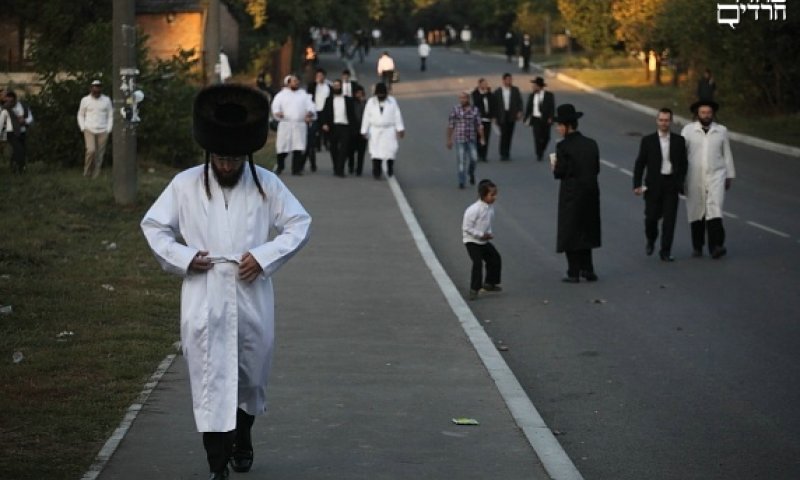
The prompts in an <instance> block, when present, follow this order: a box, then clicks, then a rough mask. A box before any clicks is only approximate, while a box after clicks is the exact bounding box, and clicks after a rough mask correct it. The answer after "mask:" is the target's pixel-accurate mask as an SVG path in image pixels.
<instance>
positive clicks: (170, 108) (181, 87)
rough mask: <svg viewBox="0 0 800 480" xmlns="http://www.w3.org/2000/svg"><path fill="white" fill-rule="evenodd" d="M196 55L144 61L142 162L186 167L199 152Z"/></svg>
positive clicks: (184, 53)
mask: <svg viewBox="0 0 800 480" xmlns="http://www.w3.org/2000/svg"><path fill="white" fill-rule="evenodd" d="M193 57H194V51H185V50H182V51H180V52H179V53H178V54H176V55H175V56H173V57H172V59H170V60H166V61H165V60H156V61H147V60H143V61H142V66H141V67H140V69H139V70H140V71H141V75H140V77H139V86H140V87H141V89H142V91H144V92H145V100H144V102H142V104H141V105H140V115H141V117H142V122H141V123H140V124H139V125H138V126H137V127H136V128H137V132H136V134H137V149H138V152H139V159H140V160H146V161H153V162H159V163H165V164H167V165H171V166H174V167H186V166H189V165H193V164H195V162H196V159H197V156H198V154H199V149H198V148H197V146H196V145H195V143H194V139H193V138H192V99H193V98H194V95H195V93H197V87H196V86H195V85H196V84H197V82H199V75H198V74H197V73H196V70H195V69H194V67H195V66H196V62H197V61H196V60H192V58H193Z"/></svg>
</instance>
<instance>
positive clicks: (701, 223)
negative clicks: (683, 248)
mask: <svg viewBox="0 0 800 480" xmlns="http://www.w3.org/2000/svg"><path fill="white" fill-rule="evenodd" d="M689 225H690V226H691V229H692V247H693V248H694V249H695V250H696V251H700V252H702V251H703V245H704V244H705V237H706V231H708V251H709V252H712V253H713V251H714V249H715V248H717V247H722V246H724V245H725V227H723V226H722V218H711V219H709V220H706V219H705V218H703V219H701V220H697V221H694V222H691V223H690V224H689Z"/></svg>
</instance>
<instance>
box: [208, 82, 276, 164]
mask: <svg viewBox="0 0 800 480" xmlns="http://www.w3.org/2000/svg"><path fill="white" fill-rule="evenodd" d="M192 117H193V122H192V124H193V125H192V130H193V132H194V139H195V141H196V142H197V143H199V144H200V146H201V147H203V148H204V149H205V150H207V151H209V152H211V153H216V154H219V155H237V156H238V155H247V154H250V153H253V152H255V151H256V150H258V149H260V148H261V147H263V146H264V143H265V142H266V141H267V133H269V101H268V100H267V97H266V96H264V94H262V93H261V92H259V91H258V90H255V89H253V88H250V87H246V86H244V85H236V84H225V85H213V86H211V87H207V88H204V89H203V90H201V91H200V92H199V93H198V94H197V96H196V97H195V99H194V109H193V111H192Z"/></svg>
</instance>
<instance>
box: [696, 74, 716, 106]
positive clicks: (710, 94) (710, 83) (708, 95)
mask: <svg viewBox="0 0 800 480" xmlns="http://www.w3.org/2000/svg"><path fill="white" fill-rule="evenodd" d="M716 91H717V82H716V81H714V76H713V75H711V70H709V69H708V68H706V70H705V71H704V72H703V76H702V77H700V80H698V81H697V99H698V100H704V101H709V102H713V101H714V94H715V93H716Z"/></svg>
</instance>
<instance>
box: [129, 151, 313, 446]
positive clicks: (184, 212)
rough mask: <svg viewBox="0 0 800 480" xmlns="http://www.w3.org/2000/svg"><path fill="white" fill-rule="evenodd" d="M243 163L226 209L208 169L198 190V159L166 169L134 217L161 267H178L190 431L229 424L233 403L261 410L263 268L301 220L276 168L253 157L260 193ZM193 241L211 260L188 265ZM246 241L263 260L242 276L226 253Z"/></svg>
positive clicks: (268, 305)
mask: <svg viewBox="0 0 800 480" xmlns="http://www.w3.org/2000/svg"><path fill="white" fill-rule="evenodd" d="M244 168H245V171H244V172H243V174H242V178H241V179H240V180H239V184H237V185H236V186H235V187H234V188H233V189H231V191H230V195H229V205H230V206H229V207H228V208H227V209H226V208H225V199H224V196H223V192H222V190H221V188H220V187H219V185H218V183H217V182H216V179H215V178H214V177H213V173H211V179H210V181H209V186H210V188H211V199H209V198H208V197H207V196H206V190H205V186H204V182H203V177H204V174H203V166H202V165H201V166H197V167H193V168H190V169H188V170H186V171H184V172H182V173H179V174H178V175H176V176H175V178H174V179H173V180H172V182H170V184H169V185H168V186H167V188H166V189H165V190H164V192H163V193H162V194H161V195H160V196H159V197H158V199H157V200H156V202H155V203H154V204H153V206H152V207H151V208H150V210H149V211H148V212H147V213H146V214H145V216H144V218H143V219H142V223H141V227H142V231H143V232H144V235H145V237H146V238H147V242H148V243H149V244H150V248H152V250H153V252H154V253H155V256H156V259H157V260H158V262H159V263H160V264H161V266H162V267H163V268H164V270H166V271H168V272H171V273H175V274H178V275H181V276H182V277H183V287H182V289H181V327H180V331H181V345H182V348H183V354H184V356H185V357H186V361H187V363H188V365H189V380H190V383H191V387H192V403H193V408H194V418H195V423H196V424H197V430H198V431H199V432H227V431H230V430H233V429H235V428H236V408H237V407H239V408H242V409H243V410H245V411H246V412H247V413H249V414H251V415H260V414H263V413H264V412H265V411H266V388H267V380H268V377H269V371H270V366H271V362H272V349H273V336H274V299H273V294H272V280H271V278H270V277H271V276H272V274H274V273H275V272H276V271H277V270H278V268H280V267H281V266H282V265H283V264H284V263H286V261H287V260H289V258H291V257H292V256H293V255H294V254H295V253H297V251H298V250H299V249H300V248H301V247H302V246H303V245H304V244H305V243H306V241H307V240H308V234H309V226H310V223H311V217H310V216H309V215H308V213H307V212H306V211H305V210H304V209H303V206H302V205H300V202H298V201H297V199H296V198H295V197H294V196H293V195H292V193H291V192H290V191H289V190H288V189H287V188H286V186H285V185H284V184H283V183H282V182H281V181H280V179H278V177H277V176H275V175H274V174H272V173H271V172H268V171H266V170H265V169H263V168H260V167H256V168H257V171H258V176H259V178H260V181H261V185H262V188H263V189H264V192H265V193H266V200H264V199H262V197H261V196H260V195H259V193H258V190H257V189H256V186H255V184H254V182H253V178H252V176H251V174H250V170H249V167H248V166H247V165H245V167H244ZM209 172H210V170H209ZM271 231H272V232H273V237H274V238H272V239H271V240H270V238H269V236H270V232H271ZM199 250H207V251H208V252H209V256H211V257H217V258H219V259H220V263H214V266H213V268H211V270H209V271H207V272H203V273H197V272H189V271H188V267H189V264H190V263H191V261H192V259H193V258H194V256H195V255H196V254H197V252H198V251H199ZM248 251H249V252H250V254H251V255H252V256H253V257H254V258H255V259H256V261H257V262H258V263H259V265H261V267H262V268H263V270H264V271H263V273H262V274H261V275H259V276H258V278H256V279H255V280H254V281H253V282H252V283H248V282H245V281H242V280H240V279H239V278H238V267H239V265H238V264H237V263H236V262H237V261H238V260H239V259H241V257H242V255H243V254H244V253H246V252H248ZM225 259H227V261H225Z"/></svg>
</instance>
